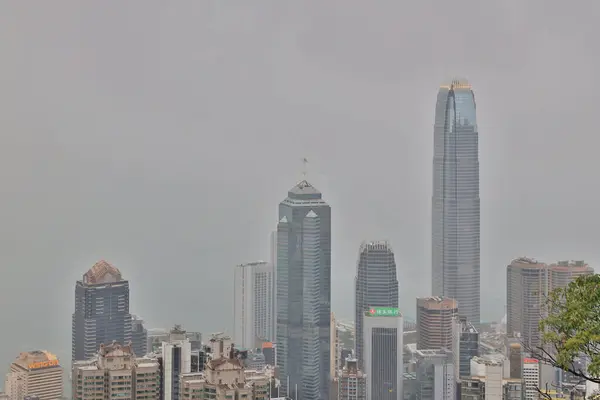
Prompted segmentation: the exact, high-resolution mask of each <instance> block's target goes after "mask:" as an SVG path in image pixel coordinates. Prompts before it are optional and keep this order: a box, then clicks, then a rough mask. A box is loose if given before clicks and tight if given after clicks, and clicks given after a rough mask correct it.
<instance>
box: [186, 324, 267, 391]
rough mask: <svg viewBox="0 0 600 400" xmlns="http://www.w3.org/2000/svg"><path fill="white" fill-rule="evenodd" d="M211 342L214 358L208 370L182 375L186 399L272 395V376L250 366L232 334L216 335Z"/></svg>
mask: <svg viewBox="0 0 600 400" xmlns="http://www.w3.org/2000/svg"><path fill="white" fill-rule="evenodd" d="M209 346H210V349H211V350H210V361H209V362H208V363H207V364H206V368H205V370H204V371H203V372H201V373H190V374H184V375H182V376H181V380H180V382H181V389H182V392H181V398H182V399H185V400H192V399H200V398H209V399H213V400H230V399H247V400H268V399H270V397H271V396H270V390H269V389H270V386H271V381H270V377H269V376H268V375H266V374H264V373H260V372H258V371H249V370H246V369H245V368H244V365H243V363H242V361H241V360H240V359H239V358H238V357H237V354H236V350H235V348H234V345H233V343H232V341H231V339H230V338H229V337H226V336H222V335H215V336H213V337H212V338H211V339H210V342H209ZM202 396H204V397H202Z"/></svg>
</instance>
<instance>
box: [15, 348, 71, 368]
mask: <svg viewBox="0 0 600 400" xmlns="http://www.w3.org/2000/svg"><path fill="white" fill-rule="evenodd" d="M14 363H15V364H17V365H19V366H20V367H22V368H23V369H26V370H29V371H31V370H34V369H40V368H48V367H56V366H60V364H59V361H58V358H57V357H56V355H54V354H52V353H50V352H49V351H46V350H34V351H26V352H23V353H20V354H19V356H18V357H17V358H16V360H15V361H14Z"/></svg>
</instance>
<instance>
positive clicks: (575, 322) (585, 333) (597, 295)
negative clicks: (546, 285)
mask: <svg viewBox="0 0 600 400" xmlns="http://www.w3.org/2000/svg"><path fill="white" fill-rule="evenodd" d="M546 306H547V308H546V316H545V318H543V319H542V321H541V322H540V334H541V335H542V346H541V347H539V348H538V349H537V350H538V351H536V353H537V356H538V357H539V358H541V360H542V361H544V362H546V363H549V364H551V365H553V366H555V367H558V368H561V369H563V370H565V371H568V372H571V373H572V374H574V375H576V376H579V377H581V378H583V379H586V380H589V381H592V382H596V383H600V275H585V276H581V277H579V278H577V279H576V280H574V281H573V282H571V283H570V284H569V285H568V286H567V287H566V288H559V289H555V290H554V291H553V292H552V293H550V294H549V296H548V299H547V304H546ZM581 356H583V357H586V358H587V359H588V365H587V370H585V371H583V370H581V368H580V367H578V366H577V365H578V364H576V362H575V361H576V359H578V358H579V357H581Z"/></svg>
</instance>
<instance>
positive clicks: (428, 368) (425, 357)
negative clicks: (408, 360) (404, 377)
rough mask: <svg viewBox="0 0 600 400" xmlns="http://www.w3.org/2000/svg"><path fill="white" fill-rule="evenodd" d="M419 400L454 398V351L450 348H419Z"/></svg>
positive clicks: (417, 375) (417, 356)
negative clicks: (449, 349)
mask: <svg viewBox="0 0 600 400" xmlns="http://www.w3.org/2000/svg"><path fill="white" fill-rule="evenodd" d="M414 356H415V358H416V367H415V368H416V386H417V390H416V391H417V396H416V398H417V400H454V398H455V396H456V382H455V380H454V364H453V362H452V353H451V352H450V351H448V350H445V349H442V350H427V349H424V350H417V351H415V354H414Z"/></svg>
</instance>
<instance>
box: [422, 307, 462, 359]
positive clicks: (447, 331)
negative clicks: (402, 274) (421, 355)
mask: <svg viewBox="0 0 600 400" xmlns="http://www.w3.org/2000/svg"><path fill="white" fill-rule="evenodd" d="M457 315H458V304H457V302H456V300H454V299H449V298H441V297H421V298H418V299H417V348H418V349H427V350H435V349H442V348H446V349H448V350H451V349H452V324H453V322H452V321H453V320H454V317H456V316H457Z"/></svg>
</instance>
